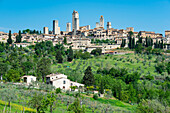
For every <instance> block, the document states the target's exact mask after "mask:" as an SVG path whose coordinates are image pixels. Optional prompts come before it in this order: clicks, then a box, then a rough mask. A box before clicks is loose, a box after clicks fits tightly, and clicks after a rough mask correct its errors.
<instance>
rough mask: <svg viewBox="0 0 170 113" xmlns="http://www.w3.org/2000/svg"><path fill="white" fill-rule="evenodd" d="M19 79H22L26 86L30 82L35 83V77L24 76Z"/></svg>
mask: <svg viewBox="0 0 170 113" xmlns="http://www.w3.org/2000/svg"><path fill="white" fill-rule="evenodd" d="M21 79H23V80H24V81H23V82H25V83H26V84H30V83H31V82H32V81H36V77H35V76H30V75H25V76H23V77H21Z"/></svg>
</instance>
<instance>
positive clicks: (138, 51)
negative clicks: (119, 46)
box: [135, 43, 144, 53]
mask: <svg viewBox="0 0 170 113" xmlns="http://www.w3.org/2000/svg"><path fill="white" fill-rule="evenodd" d="M143 49H144V47H143V46H142V44H141V43H139V44H138V45H137V47H136V48H135V52H136V53H142V51H143Z"/></svg>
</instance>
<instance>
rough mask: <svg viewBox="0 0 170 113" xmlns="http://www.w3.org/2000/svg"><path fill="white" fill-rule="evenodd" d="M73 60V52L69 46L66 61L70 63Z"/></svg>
mask: <svg viewBox="0 0 170 113" xmlns="http://www.w3.org/2000/svg"><path fill="white" fill-rule="evenodd" d="M73 58H74V55H73V50H72V47H71V46H70V48H69V52H68V61H69V62H71V61H72V60H73Z"/></svg>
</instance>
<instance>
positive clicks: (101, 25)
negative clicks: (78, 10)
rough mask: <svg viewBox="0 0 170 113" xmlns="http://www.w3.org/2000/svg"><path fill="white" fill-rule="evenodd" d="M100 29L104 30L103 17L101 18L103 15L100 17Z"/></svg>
mask: <svg viewBox="0 0 170 113" xmlns="http://www.w3.org/2000/svg"><path fill="white" fill-rule="evenodd" d="M100 27H103V28H104V17H103V15H102V16H101V17H100Z"/></svg>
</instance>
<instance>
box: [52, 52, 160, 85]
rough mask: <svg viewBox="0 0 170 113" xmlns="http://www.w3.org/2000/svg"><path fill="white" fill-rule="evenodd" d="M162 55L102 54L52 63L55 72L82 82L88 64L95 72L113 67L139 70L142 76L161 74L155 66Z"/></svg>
mask: <svg viewBox="0 0 170 113" xmlns="http://www.w3.org/2000/svg"><path fill="white" fill-rule="evenodd" d="M161 59H162V56H156V55H146V54H133V53H130V54H124V55H101V56H97V57H93V58H90V59H87V60H82V59H74V60H73V61H72V62H65V63H63V64H59V63H58V64H54V65H52V68H51V70H52V72H53V73H56V72H58V73H64V74H65V75H68V76H69V77H70V79H71V80H74V81H78V82H81V80H82V78H83V76H84V71H85V70H86V68H87V67H88V66H91V68H92V71H93V74H96V73H97V70H98V69H104V68H106V69H107V70H109V69H110V68H112V67H117V68H126V69H127V70H128V72H129V73H132V72H138V73H139V74H140V75H141V77H142V76H145V75H151V76H154V77H158V76H160V74H159V73H157V72H156V70H155V66H156V64H157V62H158V61H159V60H161Z"/></svg>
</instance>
